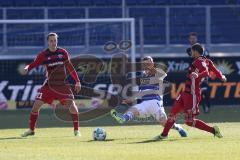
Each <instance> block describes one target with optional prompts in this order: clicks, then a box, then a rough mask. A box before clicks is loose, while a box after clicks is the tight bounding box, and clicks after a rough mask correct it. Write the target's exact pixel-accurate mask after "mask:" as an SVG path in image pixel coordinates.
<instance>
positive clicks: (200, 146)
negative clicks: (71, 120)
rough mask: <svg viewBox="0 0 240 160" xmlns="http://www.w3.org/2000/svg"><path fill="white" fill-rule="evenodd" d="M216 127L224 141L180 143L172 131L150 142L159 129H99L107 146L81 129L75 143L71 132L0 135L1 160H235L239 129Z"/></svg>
mask: <svg viewBox="0 0 240 160" xmlns="http://www.w3.org/2000/svg"><path fill="white" fill-rule="evenodd" d="M215 124H217V125H218V126H219V127H220V129H221V132H222V134H223V136H224V138H222V139H218V138H214V137H213V135H211V134H208V133H206V132H203V131H200V130H197V129H195V128H190V127H187V126H185V125H184V127H185V128H186V129H187V130H188V135H189V137H187V138H181V137H180V136H179V135H178V133H177V132H176V131H174V130H173V131H171V132H170V135H169V138H168V139H167V140H164V141H158V142H150V141H148V140H150V139H151V138H152V137H154V136H156V135H157V134H159V132H160V131H161V130H162V127H160V126H158V125H142V126H140V125H139V126H112V127H103V128H104V129H105V130H106V132H107V139H106V141H93V140H92V132H93V130H94V128H95V127H82V128H81V132H82V137H74V136H73V131H72V128H68V127H66V128H40V129H37V132H36V135H35V136H34V137H27V138H21V137H20V136H19V135H20V134H21V133H22V132H23V131H25V129H2V130H1V131H0V148H1V149H0V159H1V160H9V159H14V160H22V159H24V160H43V159H51V160H55V159H57V160H70V159H76V160H82V159H84V160H85V159H86V160H112V159H114V160H122V159H138V160H146V159H148V160H151V159H168V160H170V159H174V160H188V159H189V160H203V159H215V160H226V159H231V160H235V159H239V157H240V152H239V148H240V127H239V125H240V123H213V124H211V125H215Z"/></svg>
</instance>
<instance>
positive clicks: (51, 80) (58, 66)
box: [22, 33, 81, 137]
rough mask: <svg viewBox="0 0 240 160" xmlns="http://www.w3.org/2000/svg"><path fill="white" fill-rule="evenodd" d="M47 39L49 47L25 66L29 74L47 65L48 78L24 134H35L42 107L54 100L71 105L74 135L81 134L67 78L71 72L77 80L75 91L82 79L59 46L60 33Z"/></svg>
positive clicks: (40, 90)
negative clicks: (38, 67) (36, 68)
mask: <svg viewBox="0 0 240 160" xmlns="http://www.w3.org/2000/svg"><path fill="white" fill-rule="evenodd" d="M47 41H48V48H47V49H46V50H44V51H42V52H40V53H39V54H38V55H37V57H36V59H35V60H34V62H32V63H31V64H29V65H27V66H26V67H25V68H24V74H27V73H28V72H29V71H30V70H31V69H33V68H35V67H37V66H39V65H44V66H45V67H46V80H45V82H44V83H43V85H42V87H41V88H40V89H39V91H38V95H37V97H36V100H35V102H34V105H33V108H32V111H31V114H30V119H29V130H28V131H26V132H24V133H23V134H22V136H23V137H27V136H30V135H34V134H35V127H36V122H37V119H38V116H39V110H40V108H41V107H42V106H43V104H45V103H48V104H51V103H52V102H53V101H54V100H58V101H60V103H61V104H62V105H64V106H66V107H69V111H70V113H71V115H72V120H73V126H74V135H75V136H80V135H81V134H80V132H79V129H78V127H79V121H78V119H79V118H78V108H77V106H76V104H75V103H74V101H73V99H74V96H73V93H72V91H71V89H70V85H69V84H68V82H67V80H66V79H67V72H68V73H70V75H71V77H72V78H73V79H74V80H75V82H76V83H75V88H74V92H75V93H78V92H79V91H80V89H81V83H80V80H79V78H78V75H77V72H76V71H75V69H74V67H73V65H72V63H71V61H70V58H69V54H68V52H67V51H66V50H65V49H63V48H59V47H58V46H57V43H58V35H57V34H56V33H49V34H48V36H47Z"/></svg>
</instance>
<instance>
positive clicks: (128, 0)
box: [125, 0, 138, 6]
mask: <svg viewBox="0 0 240 160" xmlns="http://www.w3.org/2000/svg"><path fill="white" fill-rule="evenodd" d="M125 2H126V5H127V6H136V5H137V4H138V0H125Z"/></svg>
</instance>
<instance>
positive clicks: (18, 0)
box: [14, 0, 31, 7]
mask: <svg viewBox="0 0 240 160" xmlns="http://www.w3.org/2000/svg"><path fill="white" fill-rule="evenodd" d="M14 3H15V6H17V7H26V6H31V1H30V0H15V1H14Z"/></svg>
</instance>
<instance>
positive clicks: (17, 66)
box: [0, 0, 240, 128]
mask: <svg viewBox="0 0 240 160" xmlns="http://www.w3.org/2000/svg"><path fill="white" fill-rule="evenodd" d="M103 18H112V19H116V18H134V26H132V28H131V23H129V22H114V21H112V22H111V21H109V22H107V23H105V22H93V23H90V22H88V21H87V20H86V21H85V22H79V23H71V22H67V21H66V22H64V20H70V19H103ZM49 19H50V20H53V19H58V20H60V21H61V22H58V23H53V22H48V23H46V21H44V20H49ZM37 20H40V21H41V22H37V23H35V22H34V21H37ZM31 21H32V23H31ZM239 28H240V1H239V0H211V1H209V0H7V1H6V0H0V48H1V50H0V101H1V102H0V109H1V111H0V121H1V122H8V123H0V128H18V127H24V128H26V127H27V124H28V114H29V112H30V110H29V109H30V108H31V105H32V101H33V100H34V97H35V95H36V91H37V89H38V88H39V87H40V85H41V84H42V83H43V80H44V68H43V67H41V66H40V67H38V68H36V69H34V70H33V71H31V72H30V73H29V74H28V75H27V76H22V75H21V68H22V67H23V66H24V65H25V64H27V63H29V62H31V61H32V60H33V58H34V57H35V56H36V54H37V53H38V52H39V51H41V50H42V49H44V48H45V47H46V46H47V44H46V42H45V37H46V34H47V33H49V32H57V33H58V34H59V46H61V47H64V48H66V49H67V50H69V51H70V54H71V56H72V57H75V56H80V55H85V54H90V55H94V56H97V57H99V58H103V59H104V61H106V62H109V58H111V56H112V55H113V54H114V53H117V52H119V51H116V52H111V53H109V52H106V51H105V50H104V49H103V46H104V44H105V43H106V42H108V41H114V42H116V43H119V42H120V41H121V40H133V39H135V43H134V45H133V46H132V47H134V48H131V49H130V50H129V51H126V53H127V54H129V57H133V56H134V57H135V58H136V59H135V58H134V60H136V61H138V60H139V58H141V57H143V56H145V55H150V56H153V57H154V59H155V61H156V62H161V63H163V64H165V66H166V67H167V70H168V78H167V80H168V81H170V82H172V83H174V87H173V88H172V90H171V92H170V93H169V94H168V95H166V96H165V102H164V103H165V106H167V110H168V109H169V106H171V105H172V103H173V100H174V99H175V98H176V96H177V93H179V92H180V90H181V89H182V87H183V82H184V74H185V70H186V68H187V67H188V66H189V64H190V61H191V60H190V59H189V57H188V56H187V53H186V49H187V48H188V47H189V46H190V44H189V42H188V34H189V33H190V32H197V33H198V37H199V42H200V43H202V44H204V46H205V48H206V49H207V50H208V51H209V52H210V55H211V58H212V60H213V61H214V62H215V64H216V66H217V67H218V68H219V69H220V70H221V71H222V72H223V73H224V74H225V75H226V76H227V78H228V80H229V81H228V82H226V83H221V82H219V81H215V80H212V81H210V89H211V90H210V97H211V104H212V106H213V108H212V110H211V112H210V113H209V114H207V115H202V118H203V119H205V120H207V121H211V122H219V121H221V122H222V121H231V122H238V121H239V120H240V118H239V113H240V111H239V100H240V99H239V98H240V82H239V79H240V38H239V37H240V31H239ZM133 31H135V32H134V33H133ZM132 36H134V37H132ZM107 76H109V73H107V72H105V73H103V74H102V75H101V76H100V78H99V79H98V81H97V82H96V83H95V84H92V85H93V86H95V85H99V84H102V83H108V84H109V83H110V81H109V79H108V80H107V81H106V79H105V78H106V77H107ZM106 89H107V87H106ZM77 103H78V105H79V106H91V105H92V104H91V103H94V102H92V101H91V100H90V101H80V102H77ZM41 119H43V120H42V121H41V123H40V124H39V125H40V127H52V126H65V125H71V124H62V122H59V121H57V120H56V119H54V117H53V116H52V111H50V110H48V109H45V110H44V111H42V113H41ZM16 122H17V123H16ZM93 122H94V123H93ZM93 122H89V123H86V125H100V124H101V125H102V124H109V125H111V124H115V123H114V122H112V120H111V118H109V117H105V118H103V121H93ZM83 125H84V124H83Z"/></svg>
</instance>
